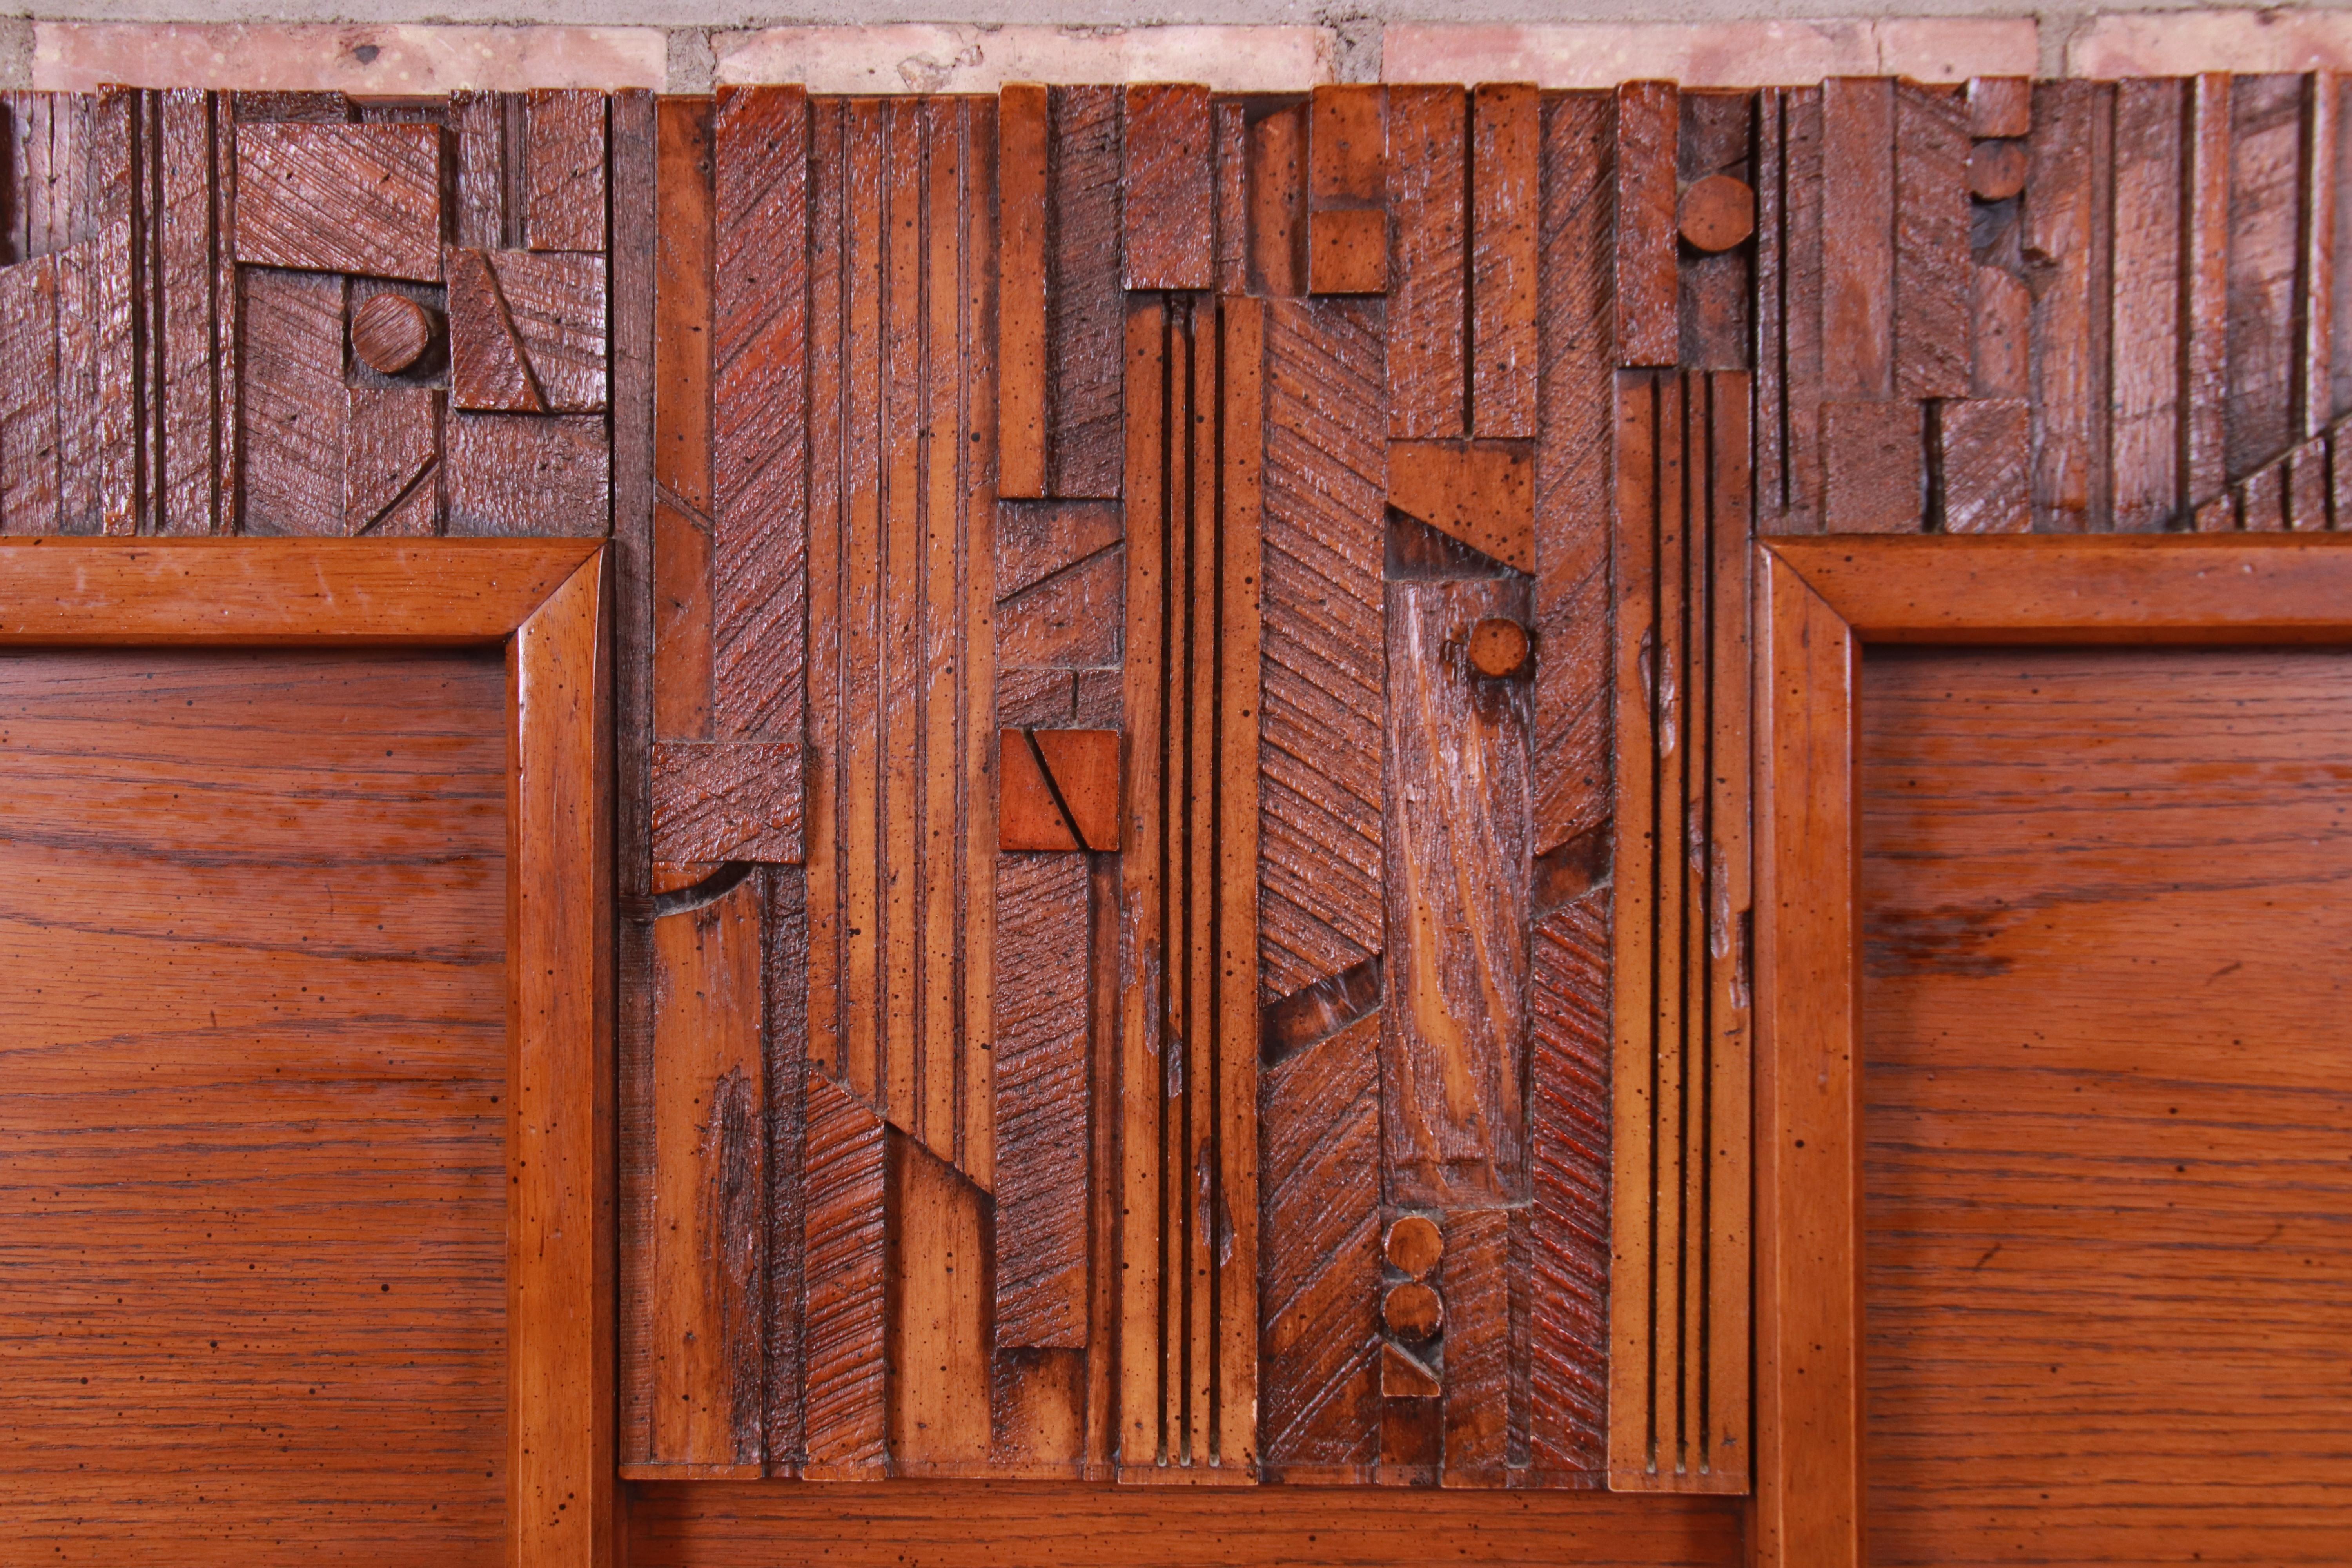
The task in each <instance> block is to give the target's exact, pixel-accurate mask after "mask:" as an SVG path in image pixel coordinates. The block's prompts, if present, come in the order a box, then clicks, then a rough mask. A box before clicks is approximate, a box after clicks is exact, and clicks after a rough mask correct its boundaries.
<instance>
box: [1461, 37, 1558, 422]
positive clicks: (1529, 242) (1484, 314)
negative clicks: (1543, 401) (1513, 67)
mask: <svg viewBox="0 0 2352 1568" xmlns="http://www.w3.org/2000/svg"><path fill="white" fill-rule="evenodd" d="M1542 134H1543V129H1542V104H1541V100H1540V98H1539V96H1538V93H1537V91H1536V89H1534V88H1532V87H1529V86H1527V85H1525V84H1492V83H1490V84H1487V85H1485V86H1482V87H1479V88H1477V89H1474V90H1473V91H1472V93H1471V95H1470V190H1469V205H1470V349H1469V353H1470V423H1471V430H1470V434H1472V435H1474V436H1478V437H1486V438H1488V439H1519V438H1525V437H1532V436H1534V435H1535V433H1536V378H1537V360H1536V353H1537V346H1536V299H1537V294H1538V288H1539V285H1538V281H1537V277H1536V253H1537V237H1538V223H1539V217H1540V214H1539V213H1538V205H1539V201H1540V195H1541V191H1540V186H1539V183H1538V145H1539V143H1540V142H1541V140H1542Z"/></svg>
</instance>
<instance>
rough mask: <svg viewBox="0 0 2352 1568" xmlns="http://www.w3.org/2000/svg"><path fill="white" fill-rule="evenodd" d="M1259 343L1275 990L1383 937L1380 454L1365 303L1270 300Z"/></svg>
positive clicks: (1268, 993)
mask: <svg viewBox="0 0 2352 1568" xmlns="http://www.w3.org/2000/svg"><path fill="white" fill-rule="evenodd" d="M1265 353H1266V413H1265V429H1266V437H1265V596H1264V604H1265V690H1264V694H1263V699H1262V700H1263V703H1264V707H1263V710H1262V711H1263V716H1264V717H1263V724H1264V732H1265V751H1264V752H1263V760H1264V771H1263V775H1262V776H1263V784H1262V788H1263V791H1264V795H1263V800H1264V818H1263V820H1264V825H1265V826H1264V839H1263V841H1262V843H1261V846H1260V852H1259V853H1260V862H1259V878H1260V895H1259V896H1260V906H1259V908H1260V915H1259V960H1258V971H1259V984H1260V987H1261V989H1262V991H1263V993H1264V995H1265V999H1266V1000H1268V1001H1272V1000H1275V999H1277V998H1280V997H1283V996H1286V995H1288V994H1291V993H1292V992H1294V991H1297V990H1299V989H1300V988H1302V987H1303V986H1307V985H1309V984H1314V983H1315V982H1316V981H1318V980H1320V979H1323V978H1324V977H1325V976H1327V975H1330V974H1336V973H1339V972H1340V971H1341V970H1343V969H1346V968H1348V967H1349V966H1350V965H1352V964H1355V963H1360V962H1362V961H1363V960H1364V959H1365V958H1367V957H1369V956H1370V954H1372V953H1373V952H1377V951H1379V950H1380V948H1381V826H1380V825H1381V806H1380V801H1379V796H1378V794H1377V790H1378V785H1377V784H1376V783H1375V781H1376V780H1377V779H1378V778H1379V777H1380V756H1381V712H1382V710H1383V709H1382V697H1381V691H1382V684H1383V682H1382V674H1381V666H1382V660H1381V549H1382V543H1381V542H1382V526H1383V523H1382V518H1383V506H1382V499H1383V494H1384V491H1385V489H1386V485H1385V482H1384V481H1385V479H1386V457H1387V454H1386V450H1385V445H1386V444H1385V443H1384V442H1383V441H1382V440H1381V418H1380V413H1379V410H1380V406H1381V386H1382V376H1381V339H1380V335H1379V328H1378V313H1377V311H1376V310H1371V309H1367V308H1365V307H1363V306H1360V305H1354V304H1339V303H1332V304H1314V305H1298V304H1287V303H1284V304H1275V305H1270V306H1269V307H1268V308H1267V313H1266V331H1265ZM1133 524H1134V518H1133V515H1132V513H1130V515H1129V527H1130V529H1131V528H1132V527H1133ZM1131 547H1132V543H1131ZM1129 657H1130V658H1132V657H1133V649H1132V647H1130V649H1129Z"/></svg>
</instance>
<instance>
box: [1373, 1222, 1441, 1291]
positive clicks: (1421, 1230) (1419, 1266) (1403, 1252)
mask: <svg viewBox="0 0 2352 1568" xmlns="http://www.w3.org/2000/svg"><path fill="white" fill-rule="evenodd" d="M1444 1256H1445V1234H1444V1232H1443V1231H1441V1230H1440V1229H1438V1227H1437V1222H1436V1221H1435V1220H1433V1219H1432V1218H1430V1217H1429V1216H1428V1215H1420V1214H1409V1215H1404V1216H1402V1218H1400V1219H1398V1220H1396V1221H1395V1222H1394V1223H1393V1224H1391V1226H1389V1231H1388V1236H1387V1237H1386V1238H1385V1239H1384V1240H1382V1241H1381V1257H1382V1258H1386V1259H1387V1260H1388V1263H1389V1267H1390V1268H1395V1269H1398V1270H1400V1271H1402V1273H1403V1274H1404V1275H1405V1276H1406V1277H1407V1278H1409V1279H1423V1278H1424V1277H1425V1276H1426V1275H1427V1274H1428V1273H1429V1271H1430V1270H1431V1269H1433V1268H1436V1267H1437V1262H1438V1259H1439V1258H1443V1257H1444Z"/></svg>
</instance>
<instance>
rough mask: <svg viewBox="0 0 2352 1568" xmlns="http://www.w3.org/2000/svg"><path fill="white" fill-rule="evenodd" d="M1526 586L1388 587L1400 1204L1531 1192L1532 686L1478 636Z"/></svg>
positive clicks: (1517, 601) (1476, 1202)
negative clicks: (1480, 659)
mask: <svg viewBox="0 0 2352 1568" xmlns="http://www.w3.org/2000/svg"><path fill="white" fill-rule="evenodd" d="M1387 599H1388V603H1387V625H1388V669H1389V678H1388V710H1387V718H1386V731H1387V736H1388V745H1387V747H1386V756H1387V761H1386V765H1385V771H1384V773H1383V776H1382V781H1381V782H1382V785H1383V794H1384V796H1385V800H1386V812H1387V815H1386V819H1385V823H1384V833H1383V858H1384V863H1385V866H1386V868H1387V879H1386V897H1387V935H1388V941H1389V948H1388V961H1387V965H1386V972H1387V973H1386V979H1387V984H1388V994H1389V997H1390V1005H1388V1006H1387V1007H1386V1008H1385V1009H1384V1011H1383V1015H1382V1016H1383V1028H1382V1032H1381V1177H1382V1179H1381V1187H1382V1192H1383V1195H1384V1197H1385V1198H1386V1200H1387V1201H1388V1202H1389V1203H1391V1204H1394V1205H1400V1206H1402V1207H1407V1208H1414V1209H1433V1210H1439V1211H1450V1210H1459V1209H1471V1208H1488V1207H1494V1208H1499V1207H1501V1206H1502V1205H1506V1204H1509V1203H1513V1202H1516V1201H1517V1200H1519V1199H1520V1198H1522V1197H1523V1196H1524V1195H1525V1193H1526V1190H1527V1122H1526V1109H1525V1108H1526V1082H1525V1079H1524V1077H1523V1076H1522V1074H1523V1069H1522V1067H1521V1062H1520V1047H1519V1042H1520V1040H1521V1039H1522V1038H1523V1037H1524V1036H1525V1034H1526V1031H1527V1014H1526V1005H1527V1004H1526V996H1527V989H1528V973H1527V947H1526V939H1525V935H1524V933H1525V931H1527V926H1528V906H1527V896H1528V895H1527V889H1528V871H1527V868H1528V858H1529V856H1528V818H1529V811H1530V806H1529V799H1530V796H1529V784H1528V738H1527V737H1528V693H1527V689H1526V684H1525V683H1524V682H1520V681H1516V680H1512V679H1501V680H1497V679H1494V678H1493V677H1489V676H1486V675H1482V674H1480V673H1479V672H1478V671H1476V670H1475V668H1472V666H1471V664H1470V659H1469V641H1470V631H1471V628H1472V626H1474V625H1475V623H1476V622H1477V621H1478V620H1479V619H1480V618H1482V617H1485V616H1515V617H1521V618H1524V617H1525V616H1526V615H1527V613H1528V609H1527V605H1528V589H1527V585H1526V584H1525V583H1524V582H1511V581H1493V580H1489V581H1486V582H1473V583H1392V584H1389V586H1388V591H1387ZM1450 1344H1451V1341H1449V1345H1450ZM1493 1462H1494V1463H1496V1464H1499V1462H1500V1456H1499V1452H1498V1453H1497V1454H1496V1456H1494V1457H1493Z"/></svg>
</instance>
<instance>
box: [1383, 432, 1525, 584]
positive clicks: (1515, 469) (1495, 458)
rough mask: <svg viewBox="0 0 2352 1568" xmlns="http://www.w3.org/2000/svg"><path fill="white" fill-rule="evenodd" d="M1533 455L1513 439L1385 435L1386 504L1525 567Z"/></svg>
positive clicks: (1511, 564) (1508, 563)
mask: <svg viewBox="0 0 2352 1568" xmlns="http://www.w3.org/2000/svg"><path fill="white" fill-rule="evenodd" d="M1534 457H1535V454H1534V453H1533V452H1532V451H1531V450H1530V449H1529V448H1528V447H1527V446H1525V445H1523V444H1520V443H1516V442H1514V443H1510V444H1505V443H1501V442H1490V441H1477V442H1470V441H1391V442H1390V443H1389V464H1388V493H1389V505H1391V506H1392V507H1394V508H1396V509H1397V510H1399V511H1402V512H1404V513H1405V514H1406V515H1408V516H1410V517H1413V518H1417V519H1419V520H1420V521H1423V522H1426V523H1428V524H1429V525H1430V526H1431V527H1433V528H1435V529H1437V530H1439V531H1442V532H1444V533H1447V534H1450V535H1452V536H1453V537H1454V538H1455V539H1458V540H1460V541H1461V542H1463V543H1465V544H1467V545H1469V546H1470V547H1471V548H1472V549H1474V550H1476V551H1479V552H1482V553H1484V554H1486V555H1490V556H1492V557H1493V558H1494V559H1496V561H1499V562H1501V563H1503V564H1504V565H1506V566H1509V567H1513V568H1516V569H1517V570H1518V571H1520V572H1532V571H1534V570H1535V555H1536V552H1535V462H1534Z"/></svg>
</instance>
